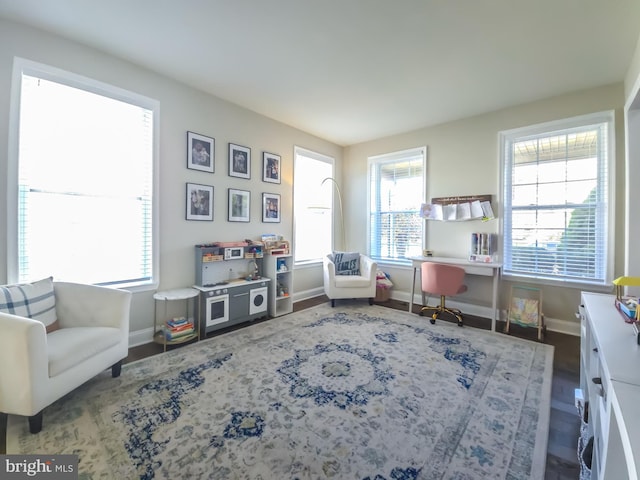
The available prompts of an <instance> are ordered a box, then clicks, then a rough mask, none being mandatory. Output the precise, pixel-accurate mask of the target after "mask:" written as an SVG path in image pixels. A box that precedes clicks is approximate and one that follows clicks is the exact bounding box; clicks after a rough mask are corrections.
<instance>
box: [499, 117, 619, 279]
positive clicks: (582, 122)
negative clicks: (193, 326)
mask: <svg viewBox="0 0 640 480" xmlns="http://www.w3.org/2000/svg"><path fill="white" fill-rule="evenodd" d="M603 123H604V124H606V127H605V129H606V131H607V150H606V151H607V173H606V181H607V186H606V190H607V197H608V198H607V224H606V225H605V228H606V230H607V231H606V233H605V238H606V242H607V247H606V251H605V255H606V259H605V265H604V269H605V278H604V280H603V282H596V281H590V280H585V281H579V280H575V279H574V280H561V279H553V278H545V277H538V276H527V275H523V274H519V273H507V272H505V271H504V269H503V272H502V276H503V277H504V278H506V279H508V280H512V281H526V282H528V283H532V284H537V285H548V286H554V287H558V286H559V287H567V288H577V289H584V288H586V287H588V288H592V289H603V290H604V289H607V291H608V290H610V285H611V282H612V280H613V274H614V266H615V265H614V263H615V190H614V189H615V178H616V175H615V171H616V168H615V167H616V156H615V155H616V136H615V111H614V110H606V111H601V112H595V113H589V114H585V115H578V116H575V117H570V118H565V119H559V120H552V121H549V122H543V123H538V124H535V125H530V126H526V127H518V128H514V129H510V130H503V131H500V132H498V150H499V152H500V157H499V163H500V204H501V205H502V206H503V214H502V215H500V217H499V235H500V243H501V245H502V248H503V252H502V255H503V258H502V260H503V262H504V260H505V259H504V248H505V246H504V238H505V218H506V214H507V212H506V202H505V194H506V191H505V190H506V181H505V179H506V177H505V175H506V169H507V166H506V162H507V158H506V155H507V149H506V143H507V141H512V140H513V139H514V138H516V137H523V136H540V135H544V134H546V133H549V134H553V132H555V131H558V130H566V129H571V128H580V127H584V126H587V125H593V124H603Z"/></svg>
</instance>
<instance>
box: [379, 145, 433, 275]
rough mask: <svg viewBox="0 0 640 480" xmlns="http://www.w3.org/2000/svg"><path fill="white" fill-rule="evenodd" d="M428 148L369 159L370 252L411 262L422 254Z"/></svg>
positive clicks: (399, 260) (389, 258)
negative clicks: (410, 258)
mask: <svg viewBox="0 0 640 480" xmlns="http://www.w3.org/2000/svg"><path fill="white" fill-rule="evenodd" d="M426 151H427V149H426V147H423V148H416V149H412V150H405V151H402V152H396V153H390V154H386V155H379V156H376V157H370V158H369V255H370V256H371V258H373V259H375V260H378V261H389V262H394V263H399V264H407V265H408V264H410V263H411V262H410V261H409V260H407V259H406V257H410V256H416V255H421V254H422V243H423V242H422V238H423V230H424V219H422V218H421V217H420V206H421V205H422V203H424V201H425V200H424V199H425V184H426V182H425V171H426Z"/></svg>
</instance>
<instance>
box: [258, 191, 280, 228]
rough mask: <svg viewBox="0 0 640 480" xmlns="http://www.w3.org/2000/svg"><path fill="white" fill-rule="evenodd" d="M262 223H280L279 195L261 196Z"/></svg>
mask: <svg viewBox="0 0 640 480" xmlns="http://www.w3.org/2000/svg"><path fill="white" fill-rule="evenodd" d="M262 221H263V222H265V223H280V195H278V194H276V193H263V194H262Z"/></svg>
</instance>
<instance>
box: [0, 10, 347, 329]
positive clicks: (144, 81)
mask: <svg viewBox="0 0 640 480" xmlns="http://www.w3.org/2000/svg"><path fill="white" fill-rule="evenodd" d="M14 56H19V57H23V58H26V59H29V60H33V61H36V62H41V63H44V64H48V65H51V66H54V67H57V68H61V69H64V70H67V71H71V72H74V73H77V74H80V75H84V76H86V77H90V78H94V79H96V80H99V81H101V82H106V83H109V84H111V85H115V86H117V87H121V88H125V89H127V90H131V91H134V92H137V93H140V94H142V95H145V96H148V97H151V98H155V99H157V100H159V101H160V185H159V189H160V287H159V288H160V289H167V288H174V287H184V286H189V285H192V284H193V283H194V280H195V271H194V269H195V261H194V248H193V246H194V245H195V244H198V243H206V242H212V241H229V240H243V239H245V238H250V239H257V238H259V237H260V235H261V234H263V233H276V234H280V235H283V236H284V237H285V238H287V239H291V238H292V228H293V227H292V202H293V199H292V188H291V186H292V178H293V147H294V145H299V146H302V147H305V148H308V149H311V150H315V151H318V152H321V153H324V154H326V155H329V156H332V157H334V158H335V159H336V165H337V168H338V169H339V168H340V164H341V161H342V148H341V147H339V146H337V145H334V144H332V143H329V142H327V141H324V140H321V139H319V138H317V137H314V136H312V135H309V134H307V133H304V132H302V131H300V130H296V129H294V128H291V127H289V126H286V125H284V124H281V123H279V122H276V121H273V120H271V119H269V118H266V117H264V116H261V115H258V114H255V113H253V112H251V111H248V110H246V109H243V108H240V107H238V106H236V105H233V104H230V103H228V102H225V101H223V100H220V99H218V98H215V97H212V96H210V95H207V94H205V93H202V92H200V91H197V90H194V89H192V88H189V87H187V86H185V85H183V84H180V83H177V82H175V81H173V80H171V79H169V78H166V77H163V76H161V75H158V74H156V73H153V72H151V71H148V70H145V69H143V68H141V67H139V66H136V65H133V64H130V63H127V62H125V61H122V60H119V59H116V58H114V57H112V56H109V55H106V54H104V53H101V52H99V51H96V50H93V49H91V48H88V47H85V46H82V45H79V44H77V43H74V42H70V41H67V40H65V39H63V38H60V37H57V36H53V35H50V34H48V33H45V32H42V31H39V30H34V29H32V28H28V27H24V26H21V25H19V24H16V23H11V22H6V21H2V20H0V112H2V115H0V178H1V179H3V181H2V182H1V183H0V198H2V199H4V198H6V182H5V181H4V179H6V178H7V161H8V158H7V157H8V153H7V152H8V141H9V138H8V131H9V105H10V91H11V73H12V65H13V58H14ZM256 74H257V75H258V74H259V73H258V72H256ZM187 131H193V132H197V133H200V134H203V135H207V136H210V137H214V138H215V140H216V159H215V161H216V163H215V170H216V171H215V173H214V174H211V173H207V172H199V171H196V170H189V169H187V168H186V163H187V160H186V138H187ZM229 142H232V143H237V144H240V145H243V146H246V147H250V148H251V155H252V164H251V180H245V179H239V178H235V177H234V178H232V177H229V176H228V167H227V166H228V156H227V151H228V143H229ZM263 151H267V152H271V153H276V154H279V155H281V157H282V172H281V173H282V183H281V184H280V185H277V184H271V183H264V182H262V152H263ZM70 174H72V172H70ZM187 182H193V183H202V184H206V185H213V186H214V189H215V190H214V221H213V222H197V221H186V220H185V196H186V194H185V188H186V187H185V183H187ZM229 187H232V188H239V189H242V190H249V191H250V192H251V222H250V223H232V222H228V221H227V188H229ZM263 192H268V193H278V194H280V195H281V198H282V207H283V210H282V215H281V218H282V222H281V223H278V224H276V223H267V224H263V223H262V216H261V204H262V193H263ZM1 203H2V204H3V205H4V204H5V202H1ZM6 225H7V216H6V210H5V209H4V208H3V209H0V238H1V239H6V238H7V226H6ZM52 234H55V232H52ZM52 254H55V252H52ZM6 256H7V252H6V242H5V241H0V284H1V283H6V281H7V262H6ZM305 277H307V280H306V281H307V282H308V283H310V284H315V285H321V283H322V280H321V276H320V271H319V269H315V270H313V269H312V270H308V271H307V272H305V274H303V275H301V279H302V280H304V279H305ZM151 295H152V292H147V293H141V294H136V295H135V296H134V301H133V310H132V319H131V321H132V324H131V330H142V329H144V328H149V327H151V326H152V324H153V300H152V298H151Z"/></svg>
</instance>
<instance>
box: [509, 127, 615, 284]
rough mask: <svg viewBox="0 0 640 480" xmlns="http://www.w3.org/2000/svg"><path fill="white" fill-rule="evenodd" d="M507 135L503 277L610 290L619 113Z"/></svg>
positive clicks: (523, 130)
mask: <svg viewBox="0 0 640 480" xmlns="http://www.w3.org/2000/svg"><path fill="white" fill-rule="evenodd" d="M568 123H570V124H571V126H568V127H566V128H563V125H562V124H560V125H558V124H554V125H553V127H555V128H553V129H551V128H549V127H547V130H544V129H543V131H540V127H538V128H536V129H535V130H536V131H535V132H534V133H531V132H527V131H526V129H521V130H518V131H516V132H513V133H510V134H507V135H504V137H503V149H504V212H505V213H504V226H503V231H504V250H505V251H504V273H505V274H506V275H515V276H523V277H530V278H537V279H543V280H544V279H548V280H556V281H561V282H576V283H592V284H599V285H603V284H607V283H608V282H609V279H608V271H609V270H608V266H609V260H608V245H609V238H608V222H609V183H608V170H609V162H610V157H612V154H611V152H610V150H611V148H610V147H611V144H610V141H611V136H612V135H611V131H612V129H613V117H612V115H606V116H605V117H604V118H603V117H602V116H599V117H592V116H589V117H587V118H581V119H579V120H574V121H571V122H568Z"/></svg>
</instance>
